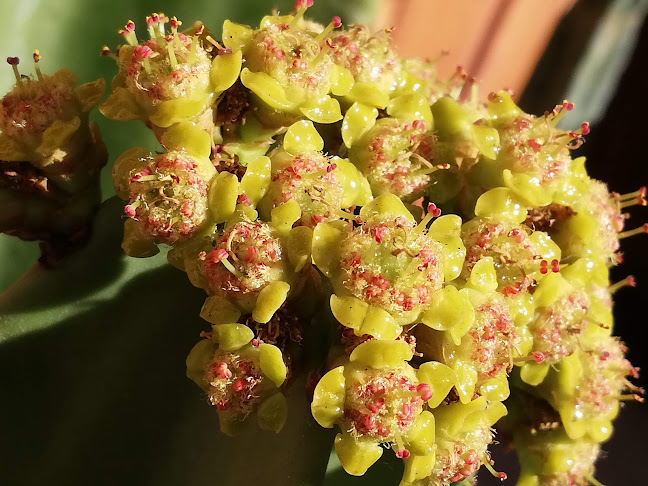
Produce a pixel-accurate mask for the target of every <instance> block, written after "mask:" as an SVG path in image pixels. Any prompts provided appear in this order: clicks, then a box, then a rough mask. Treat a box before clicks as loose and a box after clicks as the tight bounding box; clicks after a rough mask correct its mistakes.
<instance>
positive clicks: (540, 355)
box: [531, 351, 544, 364]
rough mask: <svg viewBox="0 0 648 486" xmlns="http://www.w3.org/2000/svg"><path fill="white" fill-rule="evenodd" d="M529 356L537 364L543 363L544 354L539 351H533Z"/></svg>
mask: <svg viewBox="0 0 648 486" xmlns="http://www.w3.org/2000/svg"><path fill="white" fill-rule="evenodd" d="M531 356H533V360H534V361H535V362H536V363H538V364H540V363H542V362H543V361H544V354H543V353H541V352H540V351H534V352H533V353H531Z"/></svg>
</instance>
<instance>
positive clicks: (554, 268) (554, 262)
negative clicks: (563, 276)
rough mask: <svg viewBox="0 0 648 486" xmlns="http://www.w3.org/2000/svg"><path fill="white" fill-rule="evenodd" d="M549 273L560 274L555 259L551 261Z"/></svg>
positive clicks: (558, 264)
mask: <svg viewBox="0 0 648 486" xmlns="http://www.w3.org/2000/svg"><path fill="white" fill-rule="evenodd" d="M551 271H552V272H553V273H558V272H560V262H559V261H558V260H556V259H555V258H554V259H553V260H551Z"/></svg>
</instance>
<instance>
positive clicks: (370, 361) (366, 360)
mask: <svg viewBox="0 0 648 486" xmlns="http://www.w3.org/2000/svg"><path fill="white" fill-rule="evenodd" d="M412 356H413V355H412V348H411V346H410V345H409V344H407V343H406V342H405V341H384V340H379V339H372V340H370V341H365V342H364V343H362V344H361V345H360V346H358V347H357V348H355V349H354V350H353V352H352V353H351V356H350V358H349V359H350V360H351V362H352V363H353V362H356V361H357V362H358V363H362V364H363V365H366V366H369V367H371V368H389V367H397V366H403V364H404V362H405V361H409V360H410V359H412Z"/></svg>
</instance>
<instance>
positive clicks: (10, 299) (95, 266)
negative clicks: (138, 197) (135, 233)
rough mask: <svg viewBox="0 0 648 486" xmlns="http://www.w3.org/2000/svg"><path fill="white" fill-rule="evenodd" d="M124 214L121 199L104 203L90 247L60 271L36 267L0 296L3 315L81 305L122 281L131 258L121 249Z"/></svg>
mask: <svg viewBox="0 0 648 486" xmlns="http://www.w3.org/2000/svg"><path fill="white" fill-rule="evenodd" d="M122 214H123V203H122V202H121V201H120V200H119V199H117V198H112V199H110V200H108V201H106V202H104V203H103V204H102V206H101V209H100V210H99V212H98V213H97V216H96V218H95V221H94V225H93V233H92V237H91V239H90V241H89V242H88V244H87V245H86V246H85V247H83V248H82V249H80V250H79V251H78V252H77V253H75V254H73V255H71V256H70V257H68V258H66V259H65V260H63V261H61V263H60V265H59V266H57V267H56V268H49V269H48V268H44V267H42V266H40V265H35V266H34V267H32V268H31V269H30V270H29V271H28V272H27V273H26V274H25V275H23V276H22V277H21V278H19V279H18V280H17V281H16V282H15V283H14V284H13V285H12V286H11V287H9V289H7V290H6V291H5V292H4V293H3V294H1V295H0V315H9V314H17V313H21V312H29V311H33V310H38V309H43V308H47V307H51V306H60V305H62V304H65V303H66V302H77V301H79V300H81V299H83V298H84V297H86V296H89V295H91V294H92V293H95V292H97V291H99V290H101V289H103V288H104V287H105V286H107V285H108V284H110V283H112V282H114V281H115V280H116V279H118V278H119V276H120V275H121V274H122V272H123V270H124V268H125V266H126V263H125V260H126V258H127V257H126V255H124V252H123V250H122V249H121V240H122V234H123V224H124V221H123V218H122V217H121V216H122ZM0 334H2V332H0Z"/></svg>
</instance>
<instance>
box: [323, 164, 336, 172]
mask: <svg viewBox="0 0 648 486" xmlns="http://www.w3.org/2000/svg"><path fill="white" fill-rule="evenodd" d="M335 169H337V164H330V165H329V166H328V167H327V168H326V172H329V173H330V172H333V171H334V170H335Z"/></svg>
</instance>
